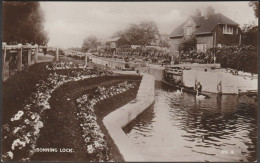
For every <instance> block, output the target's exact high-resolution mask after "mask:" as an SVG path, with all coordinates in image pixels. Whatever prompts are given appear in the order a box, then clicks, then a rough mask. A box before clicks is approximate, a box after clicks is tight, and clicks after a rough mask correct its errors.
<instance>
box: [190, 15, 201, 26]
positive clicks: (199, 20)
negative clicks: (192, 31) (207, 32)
mask: <svg viewBox="0 0 260 163" xmlns="http://www.w3.org/2000/svg"><path fill="white" fill-rule="evenodd" d="M190 17H191V19H192V20H193V21H194V23H195V24H196V26H201V24H202V23H203V21H204V17H203V16H190Z"/></svg>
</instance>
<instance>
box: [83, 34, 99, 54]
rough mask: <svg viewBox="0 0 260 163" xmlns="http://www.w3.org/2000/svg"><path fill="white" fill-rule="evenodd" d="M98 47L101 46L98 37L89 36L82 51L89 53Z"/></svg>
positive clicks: (84, 41)
mask: <svg viewBox="0 0 260 163" xmlns="http://www.w3.org/2000/svg"><path fill="white" fill-rule="evenodd" d="M98 45H100V42H98V40H97V37H96V36H89V37H86V38H85V39H84V40H83V44H82V50H83V51H84V52H87V51H88V50H90V49H97V46H98Z"/></svg>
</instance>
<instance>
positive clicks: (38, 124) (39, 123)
mask: <svg viewBox="0 0 260 163" xmlns="http://www.w3.org/2000/svg"><path fill="white" fill-rule="evenodd" d="M35 127H36V128H42V127H43V123H42V121H38V122H37V123H36V126H35Z"/></svg>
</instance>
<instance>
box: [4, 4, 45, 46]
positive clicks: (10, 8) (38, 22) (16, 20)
mask: <svg viewBox="0 0 260 163" xmlns="http://www.w3.org/2000/svg"><path fill="white" fill-rule="evenodd" d="M44 21H45V20H44V13H43V11H42V9H41V7H40V3H39V2H36V1H35V2H29V1H28V2H26V1H24V2H22V1H16V2H15V1H13V2H7V1H4V2H3V42H6V43H10V42H17V43H27V42H29V43H30V42H33V43H37V44H47V42H48V34H47V32H46V31H44V25H43V24H44Z"/></svg>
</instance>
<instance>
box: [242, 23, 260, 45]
mask: <svg viewBox="0 0 260 163" xmlns="http://www.w3.org/2000/svg"><path fill="white" fill-rule="evenodd" d="M257 43H258V26H256V25H255V24H245V25H244V26H243V27H242V44H243V45H253V46H255V47H256V46H257Z"/></svg>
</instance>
